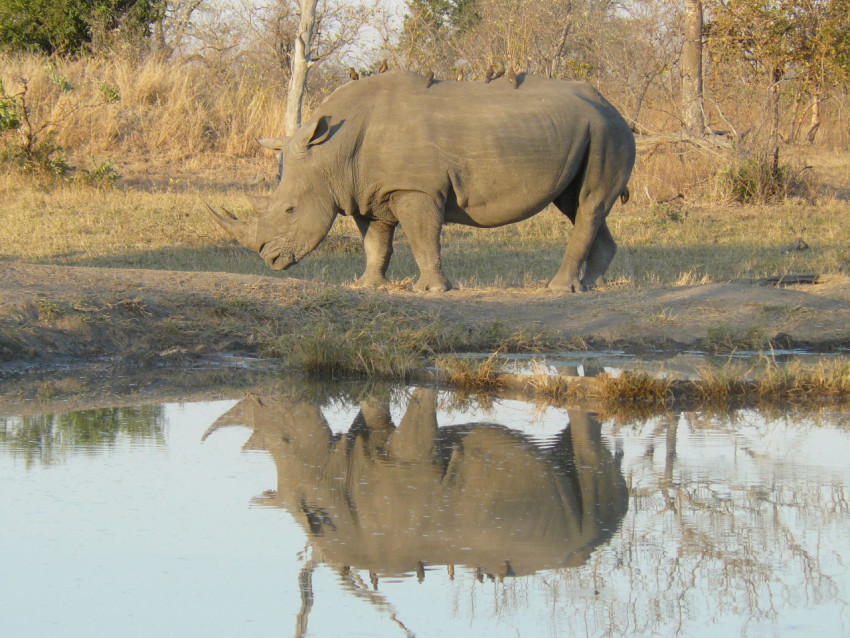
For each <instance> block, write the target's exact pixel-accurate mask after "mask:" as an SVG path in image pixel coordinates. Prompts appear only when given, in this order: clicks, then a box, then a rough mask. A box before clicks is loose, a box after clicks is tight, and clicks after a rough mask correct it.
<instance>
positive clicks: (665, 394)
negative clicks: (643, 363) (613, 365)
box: [596, 370, 674, 406]
mask: <svg viewBox="0 0 850 638" xmlns="http://www.w3.org/2000/svg"><path fill="white" fill-rule="evenodd" d="M596 379H597V381H598V383H599V391H600V394H601V398H602V399H603V400H604V401H606V402H613V403H640V404H644V405H652V406H663V405H668V404H669V403H671V402H672V401H673V398H674V397H673V392H672V391H671V388H672V385H673V382H672V380H671V379H659V378H656V377H653V376H651V375H649V374H647V373H645V372H641V371H631V370H626V371H624V372H623V373H622V374H620V375H619V376H617V377H615V376H612V375H610V374H607V373H604V374H600V375H599V376H597V377H596Z"/></svg>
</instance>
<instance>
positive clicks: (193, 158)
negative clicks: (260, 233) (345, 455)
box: [0, 55, 850, 322]
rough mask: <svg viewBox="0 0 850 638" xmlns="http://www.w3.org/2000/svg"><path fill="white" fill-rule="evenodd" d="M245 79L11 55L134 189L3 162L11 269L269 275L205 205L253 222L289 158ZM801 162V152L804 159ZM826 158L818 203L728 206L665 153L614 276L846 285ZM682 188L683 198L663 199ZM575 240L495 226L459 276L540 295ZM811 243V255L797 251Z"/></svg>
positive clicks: (619, 224)
mask: <svg viewBox="0 0 850 638" xmlns="http://www.w3.org/2000/svg"><path fill="white" fill-rule="evenodd" d="M239 73H241V75H237V72H235V71H228V72H218V73H214V72H212V71H211V70H209V69H207V68H205V67H202V66H199V65H194V66H193V65H192V64H190V63H186V64H177V63H171V64H164V63H162V62H159V61H157V60H156V59H153V58H150V59H141V60H139V59H122V58H120V57H113V58H109V59H106V58H85V57H83V58H79V59H76V60H49V59H48V58H45V57H43V56H37V55H18V56H9V55H0V79H2V81H3V84H4V87H5V90H6V92H7V93H8V94H13V93H15V92H17V91H19V90H20V89H21V87H22V83H21V81H22V79H26V81H27V100H28V104H29V105H30V107H31V109H32V112H33V121H34V122H39V123H51V126H49V127H48V128H47V129H45V131H44V133H43V134H44V135H51V136H52V138H53V140H54V142H55V143H56V144H58V145H59V146H61V147H62V150H61V151H59V153H62V154H65V155H66V156H67V157H68V159H69V161H70V163H71V164H72V166H75V167H77V168H78V169H79V170H78V171H77V173H78V174H79V173H80V172H81V171H84V170H85V169H90V168H93V167H97V166H98V165H102V164H101V163H102V162H107V161H108V162H110V163H111V164H112V165H113V166H114V167H115V170H116V171H117V172H118V174H120V176H121V178H120V179H118V181H117V182H116V184H115V185H114V187H112V188H100V189H96V188H93V187H90V186H87V185H85V184H83V183H72V182H69V181H68V180H66V179H57V178H55V177H47V176H38V175H32V174H26V175H22V174H20V173H18V172H16V171H15V170H13V169H12V168H10V167H8V166H6V167H0V215H2V219H3V224H2V226H0V258H3V259H21V260H29V261H39V262H50V263H58V264H78V265H103V266H122V267H128V266H133V267H145V268H160V269H163V268H165V269H184V270H198V269H209V270H227V271H234V272H251V273H253V272H257V273H260V272H268V271H267V270H266V269H265V267H264V266H263V264H262V263H261V262H260V260H259V259H257V258H256V257H255V256H252V255H250V254H248V253H247V252H245V251H242V250H240V249H237V248H234V247H233V246H232V244H230V243H229V242H227V241H226V240H225V239H224V238H223V237H222V235H221V233H220V231H219V230H218V228H217V227H215V226H214V225H213V224H212V223H211V221H210V219H209V216H208V214H207V212H206V210H205V206H204V201H209V202H210V203H212V204H213V205H224V206H227V207H228V208H229V209H231V210H233V211H234V212H236V213H237V214H239V215H246V214H248V206H247V201H246V199H245V197H244V195H245V193H246V192H252V193H255V194H265V193H268V192H269V191H270V190H271V188H272V185H273V178H274V175H275V172H276V171H275V168H276V167H275V163H274V159H273V158H272V157H271V155H270V154H260V151H259V149H258V147H257V145H256V144H255V138H256V137H259V136H264V135H276V134H280V133H281V130H280V126H281V123H282V121H283V116H284V112H285V109H284V102H285V100H284V95H283V90H284V87H283V86H276V85H274V83H270V82H269V81H268V80H267V78H265V77H260V76H259V75H258V76H257V77H253V76H251V74H250V73H249V72H247V71H244V72H239ZM63 87H64V88H63ZM69 87H70V88H69ZM114 98H117V99H114ZM7 138H8V135H7ZM805 152H806V153H808V154H809V155H807V156H806V157H804V158H801V160H800V161H801V162H802V161H803V160H805V161H806V162H808V163H810V164H813V165H814V164H816V162H815V161H814V160H815V159H819V158H817V157H813V156H812V155H811V153H812V151H811V149H808V150H806V151H805ZM786 153H787V154H788V155H789V156H790V155H791V154H792V153H795V154H797V155H800V152H798V149H788V150H787V151H786ZM833 155H836V154H834V153H833ZM825 157H827V159H830V158H831V159H832V160H834V161H821V162H820V166H819V169H823V170H822V171H821V173H820V174H822V175H825V176H826V177H827V178H829V184H826V185H825V186H824V188H823V189H822V190H823V193H822V195H821V196H820V197H819V199H818V200H817V201H816V203H812V202H810V201H808V200H804V199H793V198H792V199H786V200H784V201H783V202H782V203H778V204H773V205H770V206H764V205H761V206H741V205H735V206H726V205H719V204H712V203H706V201H705V200H701V199H699V197H698V196H699V195H700V194H701V193H707V192H710V190H711V189H710V188H709V186H708V182H709V181H710V180H711V178H712V176H713V175H715V174H716V172H717V171H718V170H719V169H720V168H722V165H723V161H722V160H721V159H719V158H715V157H713V156H710V155H705V154H704V153H699V152H695V151H691V152H687V153H681V152H678V151H677V150H676V149H673V148H667V147H663V148H661V147H660V148H658V149H655V150H651V151H649V152H642V153H641V154H640V156H639V158H638V164H637V166H636V167H635V171H634V176H633V179H632V183H631V184H630V188H631V190H632V195H633V197H632V202H631V203H629V204H628V205H626V206H624V207H623V206H620V205H619V204H618V205H617V206H616V207H615V209H614V211H613V212H612V214H611V216H610V217H609V226H610V227H611V231H612V233H613V235H614V237H615V239H616V240H617V242H618V244H619V245H620V250H619V251H618V254H617V257H616V258H615V260H614V262H613V264H612V267H611V270H610V271H609V273H608V276H609V280H611V281H614V282H617V284H618V285H621V286H633V287H645V286H657V285H677V286H683V285H692V284H699V283H707V282H720V281H727V280H730V279H735V278H741V277H764V276H776V275H782V274H786V273H789V272H795V273H801V272H805V273H816V274H847V273H848V272H850V249H848V248H847V247H848V246H850V205H848V202H847V199H848V196H850V184H848V183H847V182H848V176H847V173H846V163H844V162H843V160H842V158H843V157H844V156H843V155H841V154H837V155H836V157H832V156H830V155H829V154H828V153H827V154H825ZM73 175H74V173H73V171H72V172H71V174H70V177H73ZM78 181H79V180H78ZM95 185H97V184H95ZM102 185H105V186H109V184H102ZM680 192H682V193H685V197H686V198H685V199H682V198H677V199H675V200H671V201H664V200H666V199H668V198H670V197H672V196H674V195H676V194H677V193H680ZM570 232H571V225H570V223H569V221H568V220H567V219H566V218H565V217H564V216H563V215H561V214H560V213H558V212H557V211H555V210H554V209H550V210H547V211H544V212H543V213H541V214H540V215H538V216H536V217H534V218H532V219H530V220H528V221H526V222H523V223H521V224H516V225H511V226H505V227H503V228H498V229H491V230H481V229H471V228H466V227H447V228H446V229H445V230H444V233H443V260H444V263H445V269H446V272H447V274H448V276H449V277H450V278H451V279H453V281H454V282H455V283H456V284H458V285H459V286H460V287H467V288H469V287H485V286H495V287H524V288H537V287H543V286H545V285H546V283H547V282H548V280H549V279H550V278H551V277H552V276H553V275H554V273H555V272H556V271H557V269H558V267H559V265H560V263H561V260H562V258H563V251H564V247H565V245H566V242H567V240H568V238H569V235H570ZM798 238H802V239H803V240H804V241H805V242H806V243H807V244H808V245H809V246H810V249H809V250H806V251H802V252H798V251H783V249H784V248H786V247H787V246H789V245H790V244H792V243H793V242H794V241H796V240H797V239H798ZM358 244H359V234H358V232H357V230H356V228H355V227H354V225H353V224H352V223H351V221H350V220H348V219H340V220H338V221H337V223H336V224H335V227H334V229H333V230H332V232H331V235H330V236H329V237H328V240H327V241H326V242H324V244H323V245H322V246H320V248H319V249H318V250H317V251H316V252H315V253H314V255H313V256H311V257H310V258H308V259H307V260H305V261H304V262H303V263H302V264H299V265H298V266H297V267H296V268H294V269H292V270H291V271H287V272H286V273H282V274H281V275H280V276H283V277H287V276H294V277H299V278H306V279H316V280H319V281H322V282H327V283H350V282H351V281H353V280H354V279H355V278H356V277H357V276H358V275H359V274H361V273H362V269H363V264H364V257H363V254H362V250H361V249H359V248H357V246H358ZM494 263H498V268H494V267H493V264H494ZM389 275H390V277H391V279H393V280H395V281H410V280H411V278H413V277H415V276H416V275H417V268H416V265H415V262H414V260H413V256H412V253H411V251H410V249H409V246H408V244H407V242H406V241H405V237H404V233H403V232H400V233H398V241H397V246H396V252H395V255H394V257H393V261H392V264H391V267H390V271H389ZM674 320H675V318H674V317H664V316H660V315H659V316H658V317H656V321H658V322H667V321H674Z"/></svg>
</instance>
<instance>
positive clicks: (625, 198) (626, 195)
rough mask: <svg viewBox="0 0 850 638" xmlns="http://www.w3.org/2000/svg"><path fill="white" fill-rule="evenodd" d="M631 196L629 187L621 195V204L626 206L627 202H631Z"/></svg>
mask: <svg viewBox="0 0 850 638" xmlns="http://www.w3.org/2000/svg"><path fill="white" fill-rule="evenodd" d="M629 196H630V194H629V188H628V186H627V187H626V188H624V189H623V192H622V193H620V202H621V203H623V204H625V203H626V202H628V201H629Z"/></svg>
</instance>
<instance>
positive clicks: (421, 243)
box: [390, 191, 452, 292]
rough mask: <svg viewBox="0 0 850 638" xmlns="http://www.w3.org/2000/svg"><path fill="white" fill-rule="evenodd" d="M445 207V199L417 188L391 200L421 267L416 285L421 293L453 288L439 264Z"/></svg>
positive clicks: (417, 262)
mask: <svg viewBox="0 0 850 638" xmlns="http://www.w3.org/2000/svg"><path fill="white" fill-rule="evenodd" d="M443 206H444V203H443V202H440V201H436V200H435V199H434V198H433V197H430V196H428V195H427V194H425V193H421V192H418V191H402V192H397V193H394V194H393V196H392V198H391V199H390V208H391V209H392V212H393V215H395V217H396V219H398V221H399V223H401V225H402V227H403V228H404V234H405V235H406V236H407V239H408V241H409V242H410V248H411V250H413V257H414V259H416V265H417V266H419V281H417V282H416V283H415V284H414V285H413V289H414V290H417V291H419V292H426V291H430V292H445V291H446V290H451V287H452V284H451V282H450V281H449V280H448V279H446V277H445V275H443V270H442V267H441V264H440V231H441V230H442V226H443V212H444V211H443Z"/></svg>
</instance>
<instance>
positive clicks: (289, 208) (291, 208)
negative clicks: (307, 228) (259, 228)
mask: <svg viewBox="0 0 850 638" xmlns="http://www.w3.org/2000/svg"><path fill="white" fill-rule="evenodd" d="M294 213H295V206H287V207H286V208H284V209H283V214H284V215H293V214H294Z"/></svg>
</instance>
